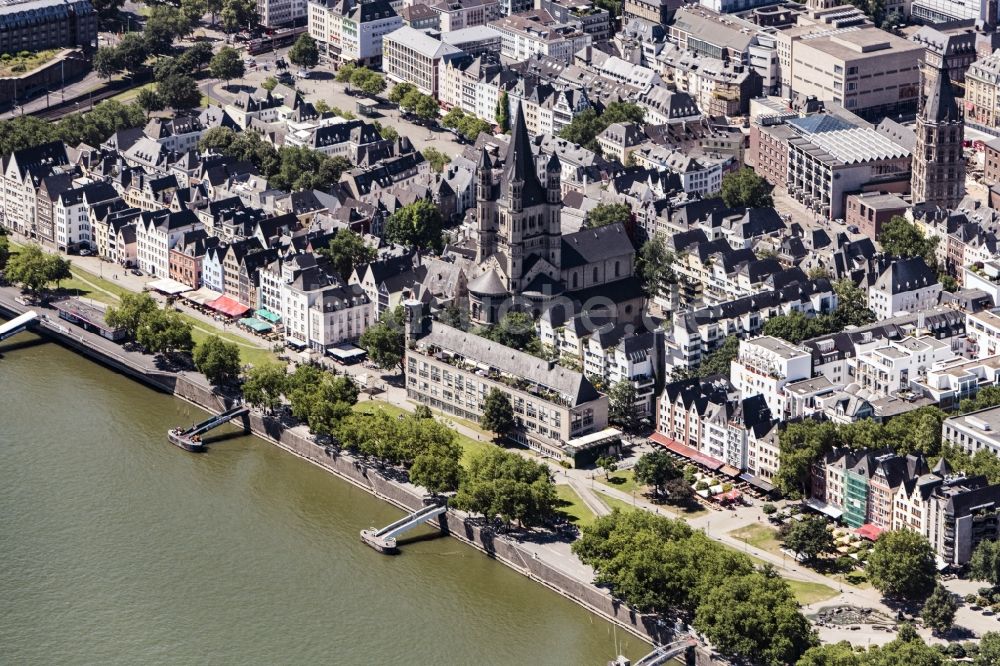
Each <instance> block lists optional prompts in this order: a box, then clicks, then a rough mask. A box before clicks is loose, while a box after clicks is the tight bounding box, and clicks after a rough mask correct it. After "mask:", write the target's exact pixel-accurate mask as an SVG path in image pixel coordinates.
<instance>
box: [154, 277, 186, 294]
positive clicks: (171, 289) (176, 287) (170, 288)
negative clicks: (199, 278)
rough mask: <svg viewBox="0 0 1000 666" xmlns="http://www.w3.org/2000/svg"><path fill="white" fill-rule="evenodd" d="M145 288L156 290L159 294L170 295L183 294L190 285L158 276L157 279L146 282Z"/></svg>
mask: <svg viewBox="0 0 1000 666" xmlns="http://www.w3.org/2000/svg"><path fill="white" fill-rule="evenodd" d="M146 288H147V289H152V290H153V291H158V292H160V293H161V294H169V295H171V296H173V295H175V294H183V293H184V292H185V291H191V287H189V286H187V285H186V284H184V283H183V282H178V281H177V280H171V279H170V278H160V279H159V280H153V281H152V282H147V283H146Z"/></svg>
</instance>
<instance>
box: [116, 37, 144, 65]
mask: <svg viewBox="0 0 1000 666" xmlns="http://www.w3.org/2000/svg"><path fill="white" fill-rule="evenodd" d="M115 53H116V55H117V59H118V65H119V67H121V68H122V69H124V70H125V71H127V72H130V73H132V74H135V73H136V72H137V71H139V69H140V68H142V66H143V65H144V64H145V63H146V58H148V57H149V55H150V50H149V47H148V45H147V43H146V40H145V39H143V37H142V35H141V34H139V33H138V32H129V33H126V34H124V35H122V38H121V40H119V42H118V46H116V47H115Z"/></svg>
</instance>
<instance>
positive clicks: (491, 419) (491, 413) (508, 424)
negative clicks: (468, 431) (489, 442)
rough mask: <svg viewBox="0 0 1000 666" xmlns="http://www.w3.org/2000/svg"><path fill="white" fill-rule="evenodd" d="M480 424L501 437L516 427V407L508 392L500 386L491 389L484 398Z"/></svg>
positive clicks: (495, 436) (496, 436)
mask: <svg viewBox="0 0 1000 666" xmlns="http://www.w3.org/2000/svg"><path fill="white" fill-rule="evenodd" d="M479 425H480V426H481V427H482V428H483V429H484V430H488V431H490V432H492V433H493V436H494V438H500V437H502V436H503V435H504V434H506V433H508V432H510V431H511V430H513V429H514V427H515V425H516V424H515V422H514V408H513V407H511V404H510V398H508V397H507V394H506V393H504V392H503V391H501V390H500V389H498V388H492V389H490V392H489V393H487V394H486V399H485V400H483V415H482V417H480V419H479Z"/></svg>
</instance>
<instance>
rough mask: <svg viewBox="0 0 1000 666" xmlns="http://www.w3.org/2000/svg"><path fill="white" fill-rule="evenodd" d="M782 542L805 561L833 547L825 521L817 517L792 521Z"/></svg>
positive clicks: (829, 550) (831, 535) (831, 537)
mask: <svg viewBox="0 0 1000 666" xmlns="http://www.w3.org/2000/svg"><path fill="white" fill-rule="evenodd" d="M782 541H784V544H785V546H786V547H788V548H790V549H791V550H792V552H794V553H797V554H798V555H800V556H802V557H804V558H805V559H806V560H814V559H816V558H817V557H818V556H820V555H822V554H824V553H829V552H831V551H833V549H834V547H835V544H834V541H833V534H832V533H831V532H830V531H828V530H827V529H826V520H824V519H823V518H820V517H818V516H812V517H809V518H805V519H803V520H793V521H792V523H791V525H789V527H788V531H787V532H786V533H785V534H784V536H783V537H782Z"/></svg>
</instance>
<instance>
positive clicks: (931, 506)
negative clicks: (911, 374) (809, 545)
mask: <svg viewBox="0 0 1000 666" xmlns="http://www.w3.org/2000/svg"><path fill="white" fill-rule="evenodd" d="M809 503H810V504H811V505H812V506H814V507H815V508H817V509H819V510H821V511H823V512H824V513H826V514H827V515H829V516H831V517H833V518H836V519H840V520H843V522H844V523H845V524H847V525H849V526H851V527H855V528H860V527H862V526H865V528H866V530H867V531H868V533H869V534H871V535H872V536H873V537H877V535H878V533H879V532H880V531H882V530H900V529H908V530H913V531H915V532H917V533H919V534H922V535H923V536H924V537H926V538H927V539H928V541H930V543H931V545H932V546H933V547H934V550H935V552H936V554H937V558H938V561H939V562H940V563H941V564H944V565H954V566H962V565H965V564H966V563H968V562H969V560H970V558H971V556H972V552H973V551H974V550H975V548H976V546H977V545H978V544H979V543H980V542H982V541H984V540H996V539H997V538H998V536H1000V513H998V511H997V509H998V507H1000V485H989V483H988V482H987V481H986V479H985V478H983V477H972V478H969V477H965V476H962V475H958V474H955V473H954V472H953V470H952V469H951V466H950V465H949V464H948V461H947V460H946V459H943V458H942V459H941V460H940V461H939V462H938V463H937V465H935V467H934V468H933V469H929V468H928V466H927V462H926V461H925V460H924V458H923V457H922V456H920V455H908V456H905V457H904V456H900V455H897V454H895V453H891V452H879V451H848V450H835V451H832V452H830V453H829V454H827V455H826V456H825V457H824V458H823V459H822V460H821V461H819V462H818V463H816V464H815V465H814V466H813V470H812V477H811V495H810V498H809Z"/></svg>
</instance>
